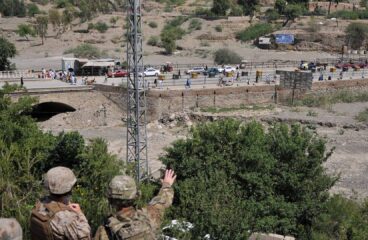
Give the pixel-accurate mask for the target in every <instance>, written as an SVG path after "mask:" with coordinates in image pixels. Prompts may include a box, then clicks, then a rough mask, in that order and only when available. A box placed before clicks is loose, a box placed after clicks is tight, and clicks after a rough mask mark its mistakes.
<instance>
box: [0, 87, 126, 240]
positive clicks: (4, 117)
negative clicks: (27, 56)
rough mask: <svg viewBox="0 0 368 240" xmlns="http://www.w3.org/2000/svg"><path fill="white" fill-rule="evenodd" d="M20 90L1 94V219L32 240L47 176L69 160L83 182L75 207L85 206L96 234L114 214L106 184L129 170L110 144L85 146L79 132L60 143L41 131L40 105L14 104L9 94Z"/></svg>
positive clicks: (93, 142)
mask: <svg viewBox="0 0 368 240" xmlns="http://www.w3.org/2000/svg"><path fill="white" fill-rule="evenodd" d="M17 89H19V88H18V87H17V86H13V85H8V84H6V85H5V86H4V87H3V89H0V216H1V217H15V218H16V219H17V220H18V221H19V222H20V223H21V226H22V228H23V237H24V239H25V240H28V239H29V217H30V213H31V209H32V208H33V206H34V204H35V202H36V201H37V199H39V198H40V197H41V196H42V194H43V190H42V175H43V174H44V173H45V172H46V171H47V170H48V169H50V168H52V167H55V166H56V164H57V165H59V164H63V163H65V162H61V161H64V160H65V161H67V163H68V166H69V167H71V168H72V169H73V171H74V172H75V174H76V175H77V178H78V184H77V186H76V187H75V188H74V189H73V200H72V201H73V202H78V203H80V204H81V208H82V209H83V211H84V213H85V214H86V216H87V218H88V220H89V223H90V224H91V226H92V230H93V231H95V230H96V227H97V225H99V224H101V223H102V219H103V217H104V216H107V215H108V214H109V209H108V203H107V199H106V197H105V196H106V195H105V191H106V189H107V185H106V184H107V183H108V182H109V181H110V180H111V179H112V178H113V177H114V176H115V175H117V174H119V173H120V171H122V170H124V166H123V165H122V161H119V160H118V159H117V158H116V156H114V155H111V154H109V153H108V150H107V144H106V142H105V141H104V140H101V139H92V140H91V141H90V143H89V144H88V146H85V145H84V140H83V138H82V137H81V136H80V135H79V134H78V133H76V132H72V133H61V134H60V135H59V136H57V137H55V136H53V135H51V133H45V132H43V131H42V130H40V129H39V128H38V126H37V123H36V122H35V121H34V120H33V119H32V118H31V117H30V116H29V113H30V111H32V105H34V104H37V100H36V99H35V98H31V97H21V98H20V99H19V100H18V101H16V102H15V101H14V102H13V101H12V100H11V98H10V96H9V93H11V92H12V91H14V90H17ZM27 113H28V114H27ZM55 153H57V154H55ZM54 157H57V161H55V162H53V158H54Z"/></svg>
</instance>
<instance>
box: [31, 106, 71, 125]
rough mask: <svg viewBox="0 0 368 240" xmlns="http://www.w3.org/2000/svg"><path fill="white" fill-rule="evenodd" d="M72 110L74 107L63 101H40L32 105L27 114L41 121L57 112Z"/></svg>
mask: <svg viewBox="0 0 368 240" xmlns="http://www.w3.org/2000/svg"><path fill="white" fill-rule="evenodd" d="M74 111H76V109H75V108H73V107H72V106H70V105H68V104H65V103H61V102H42V103H39V104H36V105H34V106H33V107H32V110H31V111H30V112H29V113H28V114H29V115H30V116H31V117H33V118H35V119H36V120H37V121H38V122H43V121H46V120H49V119H50V118H52V117H53V116H55V115H57V114H60V113H66V112H74Z"/></svg>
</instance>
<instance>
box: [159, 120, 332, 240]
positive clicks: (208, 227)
mask: <svg viewBox="0 0 368 240" xmlns="http://www.w3.org/2000/svg"><path fill="white" fill-rule="evenodd" d="M325 151H326V147H325V141H324V140H322V139H321V138H318V137H317V136H315V135H314V134H313V133H311V131H309V130H308V129H306V128H302V127H300V126H299V125H293V126H291V127H290V128H289V127H288V126H287V125H284V124H276V125H273V126H272V127H270V128H269V129H268V130H265V129H264V128H263V127H262V125H261V124H260V123H256V122H252V123H247V124H244V123H241V122H239V121H236V120H231V119H228V120H224V121H218V122H213V123H207V124H200V125H198V126H197V127H195V128H193V129H192V130H191V132H190V137H188V138H187V139H182V140H178V141H176V142H175V143H173V144H172V146H171V147H170V148H168V149H167V152H166V154H165V155H164V156H163V157H162V161H163V162H164V164H166V165H167V166H168V167H169V168H173V169H175V171H176V173H177V175H178V178H177V184H175V185H174V188H175V194H176V195H175V200H174V206H173V208H172V209H171V211H170V212H169V214H168V216H169V218H175V219H183V220H185V221H189V222H191V223H193V225H194V229H193V230H192V234H193V236H197V237H198V238H203V237H204V236H205V235H206V234H209V235H210V236H211V239H212V238H213V239H224V240H227V239H247V235H248V234H249V232H253V231H262V232H274V233H280V234H290V235H294V236H296V237H297V238H298V239H312V238H311V237H310V229H311V228H312V223H313V222H314V220H316V219H317V217H319V216H320V214H321V212H322V209H323V207H324V206H325V204H326V202H327V200H328V192H327V191H328V190H329V189H330V187H331V186H332V185H333V183H334V182H335V180H336V179H335V178H334V177H330V176H328V175H327V174H326V172H325V171H324V167H323V163H324V162H325V161H326V159H327V157H328V156H329V154H328V153H327V157H326V155H325V154H326V152H325Z"/></svg>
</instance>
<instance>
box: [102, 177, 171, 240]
mask: <svg viewBox="0 0 368 240" xmlns="http://www.w3.org/2000/svg"><path fill="white" fill-rule="evenodd" d="M175 179H176V175H175V173H174V171H173V170H166V172H165V177H164V179H163V180H161V182H162V187H161V189H160V192H159V193H158V195H157V196H156V197H154V198H153V199H152V200H151V202H150V203H149V204H148V206H147V207H144V208H142V209H137V208H135V207H134V201H135V200H136V199H137V197H138V191H137V187H136V184H135V181H134V179H132V178H131V177H128V176H121V175H120V176H116V177H114V178H113V179H112V180H111V182H110V184H109V189H108V190H109V191H108V197H109V202H110V204H111V205H112V206H113V207H115V209H116V211H117V212H116V214H114V215H112V216H111V217H109V218H108V219H107V220H106V222H105V224H104V225H103V226H100V227H99V228H98V230H97V232H96V236H95V240H112V239H117V240H123V239H129V240H140V239H144V240H151V239H157V234H158V230H159V228H160V225H161V222H162V218H163V215H164V211H165V209H166V208H168V207H170V206H171V204H172V201H173V198H174V191H173V189H172V187H171V186H172V184H173V183H174V182H175Z"/></svg>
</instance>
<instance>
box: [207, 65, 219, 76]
mask: <svg viewBox="0 0 368 240" xmlns="http://www.w3.org/2000/svg"><path fill="white" fill-rule="evenodd" d="M219 73H221V71H219V69H218V68H217V67H211V68H209V69H208V70H207V71H205V72H204V75H206V76H210V77H214V76H216V75H217V74H219Z"/></svg>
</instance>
